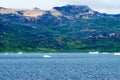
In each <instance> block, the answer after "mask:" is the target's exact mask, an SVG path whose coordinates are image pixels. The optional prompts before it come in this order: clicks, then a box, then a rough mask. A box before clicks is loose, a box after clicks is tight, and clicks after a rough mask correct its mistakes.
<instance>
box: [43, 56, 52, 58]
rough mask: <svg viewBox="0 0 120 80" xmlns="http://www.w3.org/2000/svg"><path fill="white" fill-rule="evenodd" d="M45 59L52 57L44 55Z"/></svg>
mask: <svg viewBox="0 0 120 80" xmlns="http://www.w3.org/2000/svg"><path fill="white" fill-rule="evenodd" d="M43 57H44V58H50V57H51V56H49V55H43Z"/></svg>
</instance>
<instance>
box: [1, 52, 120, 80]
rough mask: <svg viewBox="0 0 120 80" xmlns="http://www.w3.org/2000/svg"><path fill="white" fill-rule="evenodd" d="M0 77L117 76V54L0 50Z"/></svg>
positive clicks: (93, 79) (95, 79) (62, 79)
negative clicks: (0, 51) (10, 52)
mask: <svg viewBox="0 0 120 80" xmlns="http://www.w3.org/2000/svg"><path fill="white" fill-rule="evenodd" d="M44 55H47V56H51V57H43V56H44ZM0 80H120V56H117V55H113V54H112V53H110V54H85V53H84V54H82V53H53V54H52V53H44V54H43V53H41V54H38V53H37V54H35V53H34V54H0Z"/></svg>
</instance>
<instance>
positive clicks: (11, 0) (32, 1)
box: [0, 0, 120, 13]
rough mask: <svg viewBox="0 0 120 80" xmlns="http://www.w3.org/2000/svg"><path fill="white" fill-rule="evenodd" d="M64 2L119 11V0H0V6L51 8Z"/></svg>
mask: <svg viewBox="0 0 120 80" xmlns="http://www.w3.org/2000/svg"><path fill="white" fill-rule="evenodd" d="M66 4H76V5H88V6H90V7H91V8H92V9H94V10H97V11H100V12H105V13H120V0H0V6H1V7H7V8H22V9H23V8H29V9H30V8H34V7H38V8H40V9H45V10H48V9H51V8H52V7H54V6H63V5H66Z"/></svg>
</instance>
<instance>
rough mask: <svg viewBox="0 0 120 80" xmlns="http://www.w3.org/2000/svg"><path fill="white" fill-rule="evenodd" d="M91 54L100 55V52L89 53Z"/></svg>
mask: <svg viewBox="0 0 120 80" xmlns="http://www.w3.org/2000/svg"><path fill="white" fill-rule="evenodd" d="M89 54H99V52H89Z"/></svg>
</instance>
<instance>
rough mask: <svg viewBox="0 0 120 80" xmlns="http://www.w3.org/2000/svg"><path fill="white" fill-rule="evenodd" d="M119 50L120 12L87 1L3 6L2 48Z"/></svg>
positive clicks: (0, 13) (0, 9) (0, 11)
mask: <svg viewBox="0 0 120 80" xmlns="http://www.w3.org/2000/svg"><path fill="white" fill-rule="evenodd" d="M91 51H99V52H119V51H120V14H106V13H99V12H97V11H94V10H92V9H91V8H89V7H88V6H85V5H66V6H62V7H54V8H53V9H52V10H49V11H46V10H40V9H39V8H36V7H35V8H34V9H32V10H30V9H21V10H20V9H19V10H18V9H11V8H3V7H0V52H91Z"/></svg>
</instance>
